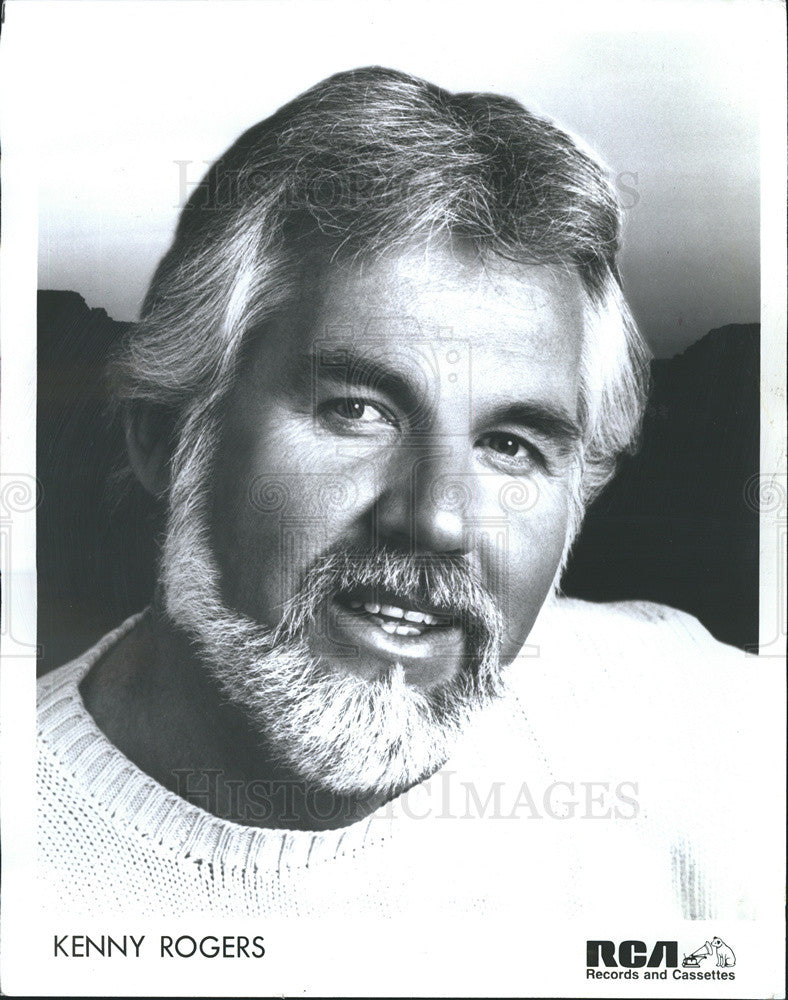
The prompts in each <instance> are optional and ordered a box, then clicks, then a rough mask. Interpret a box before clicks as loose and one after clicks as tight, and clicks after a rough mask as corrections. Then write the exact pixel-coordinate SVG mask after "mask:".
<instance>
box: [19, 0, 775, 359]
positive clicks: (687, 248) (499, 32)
mask: <svg viewBox="0 0 788 1000" xmlns="http://www.w3.org/2000/svg"><path fill="white" fill-rule="evenodd" d="M766 2H768V0H766ZM23 6H24V7H25V8H26V9H25V14H24V16H25V17H27V18H30V19H33V20H36V19H38V21H39V22H40V23H39V24H37V26H36V35H35V37H36V39H37V45H36V49H35V52H34V53H31V57H30V64H29V71H30V79H29V80H28V81H27V83H26V85H27V86H28V88H29V90H28V93H29V98H30V109H31V114H33V115H34V116H35V131H36V134H37V136H38V142H39V144H40V145H39V152H38V171H39V184H40V198H39V285H40V287H42V288H60V289H74V290H76V291H78V292H80V293H81V294H82V295H83V296H84V298H85V299H86V300H87V302H88V304H89V305H90V306H103V307H104V308H105V309H106V310H107V311H108V312H109V314H110V315H111V316H112V317H114V318H115V319H122V320H130V319H134V318H136V316H137V313H138V310H139V306H140V304H141V301H142V298H143V296H144V293H145V289H146V287H147V283H148V281H149V280H150V277H151V275H152V273H153V270H154V268H155V266H156V263H157V261H158V259H159V258H160V257H161V255H162V254H163V253H164V251H165V250H166V248H167V246H168V243H169V240H170V238H171V235H172V232H173V228H174V225H175V222H176V218H177V214H178V208H179V205H180V204H181V203H182V201H183V194H184V188H183V186H182V180H183V171H184V170H185V171H186V173H185V177H186V180H187V184H188V183H189V182H197V181H198V180H199V178H200V176H201V174H202V173H203V172H204V171H205V169H207V166H206V161H207V162H210V161H211V160H213V159H215V158H216V157H218V156H219V155H220V154H221V153H222V152H223V151H224V149H225V148H226V147H227V146H228V145H229V144H230V143H231V142H232V141H233V140H234V139H235V138H236V136H237V135H238V134H239V133H240V132H242V131H244V130H245V129H246V128H248V127H249V126H250V125H251V124H253V123H254V122H256V121H259V120H260V119H262V118H264V117H266V116H267V115H269V114H270V113H271V112H273V111H274V110H276V108H278V107H279V106H280V105H281V104H282V103H284V102H285V101H286V100H289V99H290V98H291V97H293V96H295V95H296V94H297V93H299V92H301V91H302V90H304V89H305V88H306V87H308V86H310V85H312V84H313V83H315V82H316V81H318V80H319V79H322V78H323V77H325V76H328V75H330V74H331V73H334V72H337V71H339V70H342V69H348V68H351V67H354V66H359V65H369V64H375V63H376V64H382V65H388V66H393V67H396V68H398V69H402V70H406V71H409V72H412V73H415V74H417V75H420V76H424V77H426V78H427V79H430V80H432V81H434V82H435V83H438V84H440V85H442V86H444V87H448V88H449V89H452V90H456V89H459V90H469V89H478V90H490V91H495V92H500V93H505V94H510V95H512V96H514V97H516V98H517V99H518V100H520V101H521V102H522V103H524V104H525V105H526V106H527V107H529V108H530V109H532V110H534V111H536V112H539V113H542V114H545V115H548V116H549V117H552V118H554V119H555V120H557V121H558V122H559V123H560V124H561V125H563V126H564V127H566V128H567V129H569V130H570V131H571V132H573V133H574V134H576V135H578V136H581V137H582V138H583V139H584V140H585V141H586V142H587V143H588V144H589V145H590V146H591V147H593V148H594V149H595V150H596V151H597V152H598V153H599V155H600V156H601V157H602V158H603V159H604V160H605V161H606V162H607V164H608V165H609V166H610V168H611V170H612V172H613V174H614V175H615V176H616V177H617V178H618V186H619V190H620V193H621V196H622V200H623V202H624V205H625V206H626V221H625V246H624V252H623V256H622V267H623V273H624V279H625V285H626V289H627V292H628V294H629V297H630V301H631V303H632V305H633V309H634V312H635V315H636V317H637V319H638V320H639V322H640V324H641V327H642V329H643V331H644V333H645V335H646V338H647V340H648V341H649V342H650V344H651V345H652V347H653V349H654V350H655V352H656V353H657V354H658V355H659V356H668V355H671V354H673V353H676V352H677V351H680V350H682V349H683V348H684V347H686V346H687V345H688V344H690V343H692V342H693V341H695V340H696V339H698V338H699V337H701V336H703V335H704V334H705V333H706V332H708V331H709V330H710V329H713V328H714V327H717V326H721V325H724V324H726V323H741V322H757V321H758V318H759V282H760V276H759V109H760V101H761V99H762V93H763V89H764V86H765V84H764V82H763V81H762V80H761V66H762V57H761V53H762V50H763V45H764V42H765V39H764V36H763V28H762V20H761V18H760V17H759V16H758V11H759V8H761V7H762V6H763V3H761V2H760V0H744V2H742V3H737V2H730V0H728V2H725V0H723V2H720V0H713V2H708V3H707V2H705V0H692V2H685V3H683V4H675V3H672V2H669V0H652V2H649V3H636V2H635V3H632V2H630V3H629V4H626V5H612V6H609V7H608V6H605V5H601V4H588V5H586V7H585V8H582V7H577V6H574V5H565V6H562V5H560V4H559V5H558V6H556V7H553V8H551V12H550V14H549V15H545V14H544V11H543V9H542V7H541V5H532V4H528V3H521V4H515V3H502V2H477V3H474V4H472V5H466V4H463V3H454V4H451V5H450V4H447V3H444V2H442V0H439V2H434V0H433V2H430V0H426V2H421V3H419V4H411V3H410V2H407V0H406V2H380V0H377V2H372V3H370V2H367V3H340V2H321V0H289V2H277V0H267V2H255V0H230V2H228V0H224V2H222V3H217V2H206V0H194V2H192V0H174V2H172V0H171V2H168V3H166V4H164V3H161V2H157V0H147V2H144V3H136V2H134V0H125V2H123V3H117V2H116V3H109V2H107V0H103V2H94V0H81V2H76V3H74V2H70V0H65V2H64V0H59V2H58V3H56V4H54V5H51V4H46V3H35V2H33V3H27V4H24V5H22V4H16V3H12V4H9V5H8V11H7V15H6V24H5V29H4V39H3V41H4V42H5V41H6V36H7V35H8V34H10V33H13V32H14V30H15V26H14V25H15V17H16V16H17V13H18V12H19V11H20V10H21V8H22V7H23ZM589 8H591V10H589ZM176 161H188V166H186V167H183V166H179V165H178V163H177V162H176ZM189 190H190V188H189ZM186 193H187V194H188V191H186Z"/></svg>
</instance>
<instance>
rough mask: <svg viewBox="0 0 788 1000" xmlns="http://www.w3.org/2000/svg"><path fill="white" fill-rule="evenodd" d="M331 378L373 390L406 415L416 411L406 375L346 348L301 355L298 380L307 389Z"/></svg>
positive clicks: (414, 393) (415, 397)
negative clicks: (397, 404)
mask: <svg viewBox="0 0 788 1000" xmlns="http://www.w3.org/2000/svg"><path fill="white" fill-rule="evenodd" d="M326 377H328V378H331V379H333V380H335V381H337V382H341V383H343V384H345V385H347V386H352V387H354V388H366V389H376V390H377V391H378V392H381V393H383V394H384V395H386V396H389V397H390V398H391V399H393V400H395V401H396V402H398V403H400V404H401V405H402V406H403V408H404V409H405V410H407V411H408V412H410V411H412V410H414V409H416V407H417V404H418V400H417V393H416V390H415V389H414V387H413V383H412V381H411V380H410V379H409V378H408V377H407V375H405V374H403V373H401V372H398V371H396V370H394V369H392V368H389V367H388V366H387V365H384V364H381V363H380V362H379V361H375V360H373V359H372V358H369V357H366V356H364V355H361V354H357V353H356V352H355V351H354V350H353V349H352V348H348V347H319V346H318V347H316V348H314V349H313V350H311V351H306V352H304V353H303V354H302V355H301V373H300V378H301V380H308V381H309V384H310V388H311V387H313V386H314V385H315V383H316V382H317V381H318V379H320V378H326Z"/></svg>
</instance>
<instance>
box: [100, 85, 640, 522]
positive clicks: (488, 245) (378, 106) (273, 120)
mask: <svg viewBox="0 0 788 1000" xmlns="http://www.w3.org/2000/svg"><path fill="white" fill-rule="evenodd" d="M440 234H451V235H453V236H458V237H462V238H464V239H466V240H469V241H471V243H472V245H473V246H474V247H475V248H476V250H477V252H478V253H479V254H480V255H482V256H483V257H498V258H504V259H507V260H512V261H515V262H517V263H520V264H542V265H547V266H550V267H554V268H562V269H570V270H573V271H575V272H576V273H577V274H578V275H579V277H580V279H581V282H582V285H583V288H584V290H585V293H586V297H587V322H586V330H585V338H584V344H583V351H582V373H581V375H582V377H581V389H580V418H581V427H582V432H583V436H582V442H581V455H580V472H579V480H578V485H577V489H576V491H575V503H574V510H573V514H572V529H571V534H572V537H573V536H574V534H575V533H576V531H577V529H578V528H579V525H580V521H581V520H582V514H583V511H584V509H585V507H586V506H587V504H588V503H589V502H590V500H591V499H593V497H595V496H596V495H597V494H598V493H599V491H600V490H601V489H602V488H603V486H604V485H605V483H606V482H607V481H608V480H609V479H610V477H611V476H612V475H613V473H614V471H615V467H616V462H617V459H618V456H620V455H621V454H622V453H623V452H626V451H628V450H632V449H633V447H634V445H635V442H636V440H637V437H638V432H639V428H640V422H641V418H642V413H643V409H644V405H645V397H646V391H647V379H648V362H649V358H650V355H649V352H648V349H647V347H646V346H645V344H644V342H643V340H642V339H641V337H640V334H639V332H638V330H637V327H636V324H635V322H634V320H633V318H632V315H631V313H630V311H629V308H628V306H627V304H626V301H625V298H624V295H623V292H622V288H621V281H620V276H619V272H618V268H617V264H616V255H617V252H618V250H619V246H620V234H621V217H620V209H619V206H618V202H617V198H616V196H615V192H614V189H613V186H612V185H611V183H610V181H609V179H608V176H607V174H606V171H605V169H604V168H603V167H602V166H601V165H600V164H599V163H598V162H597V161H596V160H595V159H594V158H593V157H592V156H591V155H589V154H588V153H587V152H585V151H584V150H583V149H582V148H581V146H580V144H579V143H578V141H576V140H575V139H573V138H572V137H571V136H569V135H568V134H567V133H566V132H565V131H563V130H562V129H560V128H558V127H557V126H556V125H555V124H553V123H552V122H550V121H548V120H546V119H544V118H541V117H537V116H536V115H533V114H531V113H530V112H529V111H527V110H526V109H525V108H523V107H522V106H521V105H520V104H519V103H518V102H517V101H515V100H513V99H512V98H509V97H504V96H497V95H493V94H484V93H450V92H449V91H447V90H444V89H442V88H440V87H437V86H435V85H433V84H430V83H427V82H425V81H423V80H420V79H417V78H415V77H413V76H410V75H408V74H405V73H401V72H397V71H394V70H390V69H384V68H380V67H369V68H364V69H357V70H353V71H350V72H343V73H339V74H337V75H335V76H332V77H329V78H328V79H327V80H324V81H322V82H321V83H318V84H317V85H316V86H314V87H312V88H311V89H309V90H307V91H306V92H305V93H303V94H301V95H300V96H299V97H297V98H295V99H294V100H293V101H291V102H290V103H288V104H286V105H285V106H284V107H282V108H281V109H280V110H279V111H277V112H276V113H275V114H274V115H272V116H271V117H270V118H267V119H265V120H264V121H262V122H260V123H259V124H257V125H255V126H254V127H253V128H251V129H249V131H247V132H246V133H244V134H243V135H242V136H241V137H240V138H239V139H238V140H237V141H236V142H235V143H234V145H233V146H232V147H231V148H230V149H229V150H228V151H227V152H226V153H225V154H224V156H222V157H221V159H219V160H218V161H217V162H216V163H215V164H214V165H213V166H212V167H211V169H210V170H209V171H208V173H207V175H206V176H205V178H204V179H203V181H202V183H201V184H200V185H199V186H198V187H197V188H196V189H195V190H194V191H193V192H192V195H191V197H190V198H189V201H188V203H187V204H186V205H185V207H184V209H183V212H182V214H181V217H180V221H179V224H178V227H177V230H176V234H175V237H174V240H173V243H172V246H171V248H170V250H169V252H168V253H167V254H166V256H165V257H164V258H163V260H162V261H161V263H160V265H159V267H158V269H157V271H156V273H155V275H154V277H153V280H152V282H151V285H150V289H149V291H148V294H147V296H146V298H145V301H144V304H143V307H142V311H141V316H140V320H139V322H138V323H137V324H136V325H135V327H134V328H133V330H132V333H131V335H130V336H129V338H128V339H127V340H126V342H125V343H124V345H123V348H122V350H121V351H120V352H119V354H118V355H117V357H116V358H115V359H114V363H113V365H112V367H111V373H112V381H113V387H114V392H115V395H116V398H117V399H118V400H119V401H121V402H125V403H127V404H134V403H135V402H148V403H152V404H155V405H157V406H161V407H164V408H166V409H167V410H169V411H171V412H172V415H173V417H174V420H175V423H176V434H177V428H178V426H180V428H181V429H183V427H184V425H185V423H186V422H187V421H188V422H189V423H190V424H191V425H192V426H194V421H195V420H198V419H199V415H200V414H201V413H202V414H207V413H208V412H216V405H217V404H218V403H220V402H221V401H222V399H223V398H224V397H225V395H226V393H227V392H228V390H229V389H230V387H231V386H232V384H233V378H234V374H235V371H236V370H237V367H238V364H239V359H240V358H241V356H242V349H243V347H244V343H245V341H246V340H247V338H248V336H249V334H250V332H251V331H254V330H259V329H260V328H261V326H263V325H264V324H265V323H266V322H267V321H269V320H270V319H271V318H272V317H273V316H274V315H275V314H276V313H278V312H279V311H280V310H282V309H285V308H286V307H287V306H288V305H289V304H290V303H291V302H292V301H294V299H295V298H296V296H297V294H298V288H299V287H300V286H301V282H303V281H304V280H308V279H309V277H310V274H312V273H313V272H312V270H311V269H313V268H316V267H317V266H318V264H317V263H316V261H318V260H322V261H326V260H328V261H344V260H352V259H354V258H357V259H361V258H369V257H371V256H374V255H377V254H380V253H383V252H387V251H391V250H396V249H397V248H399V247H404V246H405V245H406V244H408V243H411V242H412V241H413V240H414V239H416V238H424V239H427V238H430V237H433V236H436V235H440Z"/></svg>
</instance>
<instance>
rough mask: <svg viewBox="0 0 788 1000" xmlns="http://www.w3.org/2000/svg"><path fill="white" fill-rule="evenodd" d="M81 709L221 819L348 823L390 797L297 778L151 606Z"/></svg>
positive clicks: (92, 678) (94, 677) (94, 673)
mask: <svg viewBox="0 0 788 1000" xmlns="http://www.w3.org/2000/svg"><path fill="white" fill-rule="evenodd" d="M80 692H81V694H82V698H83V700H84V703H85V706H86V708H87V710H88V712H90V714H91V715H92V716H93V718H94V719H95V721H96V724H97V725H98V726H99V728H100V729H101V730H102V732H103V733H104V734H105V736H106V737H107V738H108V739H109V740H110V741H111V742H112V743H113V744H115V746H116V747H117V748H118V749H119V750H120V751H121V752H122V753H123V754H124V755H125V756H126V757H128V758H129V760H131V761H132V762H133V763H134V764H136V766H137V767H139V768H140V770H142V771H144V772H145V773H146V774H148V775H150V776H151V777H152V778H153V779H154V780H156V781H158V782H159V783H160V784H162V785H164V786H165V787H166V788H168V789H170V791H172V792H175V793H176V794H177V795H180V796H181V797H182V798H184V799H186V800H187V801H189V802H191V803H193V804H194V805H197V806H200V807H201V808H203V809H205V810H206V811H208V812H210V813H212V814H213V815H215V816H218V817H220V818H222V819H227V820H232V821H234V822H236V823H241V824H244V825H247V826H259V827H267V828H273V829H296V830H322V829H333V828H336V827H342V826H347V825H349V824H350V823H353V822H356V821H358V820H360V819H363V818H364V816H367V815H369V814H370V813H371V812H374V810H375V809H377V808H378V807H379V806H380V805H381V804H382V803H383V802H384V801H385V799H386V796H385V795H374V796H368V797H358V798H356V797H350V796H344V795H339V794H336V793H333V792H329V791H326V790H324V789H321V788H320V787H319V786H317V785H314V784H311V783H309V782H305V781H303V780H302V779H300V778H299V776H298V775H296V774H293V773H292V772H291V771H290V770H289V769H288V768H287V767H286V766H284V765H283V763H282V762H281V761H278V760H276V759H274V758H273V756H272V755H271V754H270V753H269V752H268V751H267V749H266V745H265V737H264V734H262V736H261V734H259V733H255V732H253V731H252V730H251V728H250V727H249V725H248V722H247V720H246V718H245V716H244V715H243V713H242V712H241V711H240V709H238V708H236V707H235V706H233V705H230V704H228V702H227V699H226V698H224V697H223V695H222V693H221V691H220V690H219V689H218V687H217V686H216V684H215V683H214V682H213V680H212V678H211V677H210V676H209V675H208V673H207V672H206V670H205V669H204V667H203V665H202V663H201V662H200V660H199V658H198V656H197V655H196V651H195V648H194V646H193V645H192V643H190V641H189V639H188V637H187V636H186V635H185V634H184V633H183V632H181V631H180V630H178V629H177V628H175V627H174V626H173V625H172V624H171V623H170V622H169V621H168V620H167V618H166V617H165V616H163V615H162V614H160V613H158V612H156V611H151V612H148V613H147V614H146V615H144V616H143V618H142V620H141V621H140V622H139V623H138V625H137V626H136V627H135V628H133V629H132V630H131V631H130V632H129V633H128V634H127V635H126V636H125V637H124V638H123V639H122V640H121V641H120V642H119V643H118V644H117V646H115V647H114V648H113V649H112V650H110V652H109V653H107V655H106V656H104V657H103V658H102V659H101V660H100V661H99V663H97V664H96V665H95V666H94V668H93V669H92V670H91V671H90V673H89V674H88V675H87V677H85V679H84V680H83V682H82V684H81V687H80Z"/></svg>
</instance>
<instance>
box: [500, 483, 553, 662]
mask: <svg viewBox="0 0 788 1000" xmlns="http://www.w3.org/2000/svg"><path fill="white" fill-rule="evenodd" d="M568 513H569V492H568V489H566V488H564V487H561V488H551V490H550V491H549V492H546V491H545V492H543V493H542V494H541V495H540V497H539V499H538V501H537V502H536V503H535V504H534V506H533V508H532V509H530V510H527V511H523V512H522V513H520V514H518V515H517V516H512V517H511V518H510V522H509V525H508V531H507V532H506V535H505V536H504V537H505V544H504V546H503V551H499V552H498V559H499V563H500V565H499V570H498V578H499V579H500V580H501V583H502V584H503V587H502V592H501V593H499V594H498V595H497V596H498V600H499V605H500V608H501V611H502V613H503V616H504V629H505V638H504V644H503V650H502V654H503V658H504V660H505V661H508V660H510V659H512V658H513V657H514V656H516V655H517V653H518V652H519V650H520V648H521V647H522V645H523V643H524V642H525V641H526V639H527V638H528V633H529V632H530V631H531V628H532V627H533V624H534V622H535V621H536V617H537V615H538V614H539V610H540V608H541V607H542V604H543V602H544V600H545V598H546V597H547V595H548V594H549V592H550V588H551V586H552V584H553V580H554V579H555V574H556V572H557V570H558V565H559V563H560V561H561V555H562V553H563V550H564V542H565V539H566V532H567V527H568V523H569V516H568Z"/></svg>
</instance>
